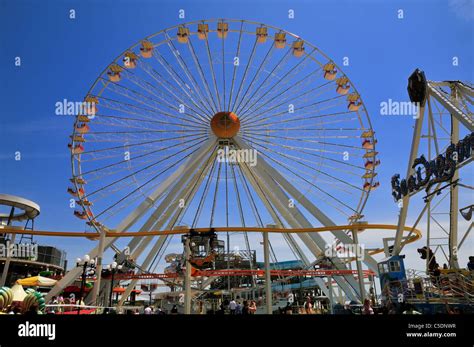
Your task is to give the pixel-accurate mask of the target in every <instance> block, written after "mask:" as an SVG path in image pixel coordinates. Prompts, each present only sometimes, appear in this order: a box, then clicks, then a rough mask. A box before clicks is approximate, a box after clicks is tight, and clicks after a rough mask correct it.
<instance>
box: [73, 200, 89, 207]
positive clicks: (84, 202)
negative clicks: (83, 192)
mask: <svg viewBox="0 0 474 347" xmlns="http://www.w3.org/2000/svg"><path fill="white" fill-rule="evenodd" d="M76 204H78V205H79V206H92V205H93V204H92V202H90V201H89V200H87V199H82V200H77V201H76Z"/></svg>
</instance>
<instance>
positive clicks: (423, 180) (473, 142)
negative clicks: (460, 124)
mask: <svg viewBox="0 0 474 347" xmlns="http://www.w3.org/2000/svg"><path fill="white" fill-rule="evenodd" d="M473 151H474V133H471V134H469V135H467V136H466V137H464V139H462V140H460V141H459V142H458V143H457V144H451V145H450V146H449V147H448V148H447V150H446V153H445V154H440V155H438V156H437V157H436V158H435V159H433V160H431V161H428V160H427V159H426V158H425V156H424V155H421V156H420V157H419V158H416V159H415V161H414V162H413V165H412V169H414V170H415V173H414V174H413V175H411V176H410V177H408V178H407V179H402V180H400V174H396V175H393V176H392V196H393V198H394V199H395V201H396V202H397V201H399V200H400V199H401V198H403V197H404V196H406V195H408V194H410V193H414V192H418V191H419V190H421V189H423V188H425V190H426V191H427V192H428V191H429V190H430V188H431V187H432V186H433V185H434V184H436V183H440V182H446V181H449V180H451V179H452V178H453V176H454V173H455V172H456V170H457V167H458V165H460V164H462V163H463V162H464V161H465V160H467V159H469V158H470V157H471V155H472V154H473Z"/></svg>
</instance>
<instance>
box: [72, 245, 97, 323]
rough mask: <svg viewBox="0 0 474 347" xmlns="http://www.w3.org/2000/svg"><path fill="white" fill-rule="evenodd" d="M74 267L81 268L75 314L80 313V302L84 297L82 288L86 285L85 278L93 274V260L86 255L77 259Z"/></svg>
mask: <svg viewBox="0 0 474 347" xmlns="http://www.w3.org/2000/svg"><path fill="white" fill-rule="evenodd" d="M76 265H77V266H78V267H79V266H80V267H82V275H81V287H80V291H79V300H78V306H77V314H80V313H81V306H80V305H81V302H84V301H83V296H84V287H85V285H86V278H87V276H93V275H94V274H95V259H91V257H90V256H89V255H88V254H86V255H85V256H84V259H81V258H77V260H76Z"/></svg>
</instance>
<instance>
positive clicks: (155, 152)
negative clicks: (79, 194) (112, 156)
mask: <svg viewBox="0 0 474 347" xmlns="http://www.w3.org/2000/svg"><path fill="white" fill-rule="evenodd" d="M206 138H207V137H200V138H196V139H190V140H189V141H188V143H192V142H194V141H196V143H195V145H199V144H201V143H202V142H203V140H205V139H206ZM175 147H176V145H175V144H172V145H170V146H167V147H163V148H159V149H156V150H153V151H146V152H145V153H144V154H140V155H134V156H132V157H130V159H124V160H120V161H118V162H115V163H112V164H108V165H105V166H102V167H98V168H94V169H91V170H87V171H83V172H81V176H86V175H88V174H90V173H93V172H98V171H101V170H104V169H107V168H111V167H114V166H116V165H120V164H124V163H127V162H128V161H129V160H136V159H140V158H144V157H148V156H150V155H152V154H157V153H160V152H162V151H167V150H169V149H173V148H175ZM120 156H121V157H123V155H122V154H121V155H120Z"/></svg>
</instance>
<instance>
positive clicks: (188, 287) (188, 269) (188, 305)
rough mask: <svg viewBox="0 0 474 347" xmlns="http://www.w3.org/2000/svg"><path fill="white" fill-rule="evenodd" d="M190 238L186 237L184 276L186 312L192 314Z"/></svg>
mask: <svg viewBox="0 0 474 347" xmlns="http://www.w3.org/2000/svg"><path fill="white" fill-rule="evenodd" d="M189 242H190V239H189V237H188V238H186V243H185V246H184V251H185V253H184V254H185V255H184V258H185V259H186V271H185V277H184V314H191V298H192V295H191V262H190V260H191V250H190V244H189Z"/></svg>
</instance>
